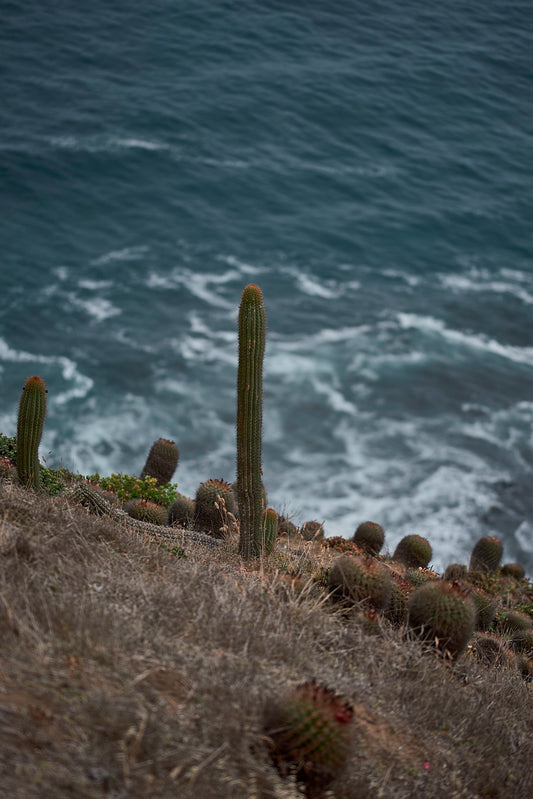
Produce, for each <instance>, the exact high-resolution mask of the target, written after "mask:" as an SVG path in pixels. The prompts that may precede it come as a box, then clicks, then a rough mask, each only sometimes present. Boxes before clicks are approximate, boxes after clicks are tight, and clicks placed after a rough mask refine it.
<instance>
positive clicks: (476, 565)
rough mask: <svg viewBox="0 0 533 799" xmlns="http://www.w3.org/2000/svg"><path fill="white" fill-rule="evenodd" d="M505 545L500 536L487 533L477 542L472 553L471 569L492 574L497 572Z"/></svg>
mask: <svg viewBox="0 0 533 799" xmlns="http://www.w3.org/2000/svg"><path fill="white" fill-rule="evenodd" d="M502 554H503V546H502V542H501V541H500V539H499V538H496V536H493V535H487V536H484V537H483V538H480V539H479V541H477V542H476V544H475V545H474V548H473V550H472V554H471V555H470V566H469V571H471V572H485V573H486V574H490V573H492V572H495V571H496V569H497V568H498V566H499V565H500V561H501V559H502Z"/></svg>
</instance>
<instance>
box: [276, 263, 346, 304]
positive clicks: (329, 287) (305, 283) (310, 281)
mask: <svg viewBox="0 0 533 799" xmlns="http://www.w3.org/2000/svg"><path fill="white" fill-rule="evenodd" d="M284 271H285V272H286V273H287V274H289V275H291V277H294V278H295V280H296V283H297V286H298V289H299V290H300V291H301V292H302V293H303V294H307V295H308V296H310V297H321V298H322V299H324V300H334V299H337V298H338V297H340V295H341V289H340V288H339V287H338V286H336V287H334V286H333V281H331V280H330V281H327V282H325V281H320V280H319V279H318V278H317V277H315V276H311V275H307V274H305V273H304V272H301V271H300V270H299V269H295V268H293V267H286V268H285V270H284Z"/></svg>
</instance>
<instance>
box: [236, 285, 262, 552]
mask: <svg viewBox="0 0 533 799" xmlns="http://www.w3.org/2000/svg"><path fill="white" fill-rule="evenodd" d="M265 335H266V314H265V308H264V304H263V294H262V292H261V289H260V288H259V287H258V286H256V285H254V284H253V283H251V284H250V285H248V286H246V287H245V289H244V291H243V293H242V297H241V305H240V309H239V367H238V373H237V496H238V505H239V519H240V540H239V551H240V553H241V555H242V556H243V557H245V558H250V557H253V556H254V555H259V554H260V552H261V543H262V541H261V538H262V531H261V523H262V507H261V493H262V489H261V429H262V415H263V410H262V402H263V356H264V353H265Z"/></svg>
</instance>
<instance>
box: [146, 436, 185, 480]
mask: <svg viewBox="0 0 533 799" xmlns="http://www.w3.org/2000/svg"><path fill="white" fill-rule="evenodd" d="M178 459H179V450H178V447H177V445H176V444H175V443H174V441H170V440H169V439H168V438H158V439H157V441H154V443H153V444H152V446H151V448H150V452H149V453H148V457H147V459H146V463H145V464H144V468H143V470H142V472H141V480H144V478H145V477H155V479H156V480H157V485H158V486H163V485H166V484H167V483H170V481H171V480H172V476H173V474H174V472H175V471H176V468H177V465H178Z"/></svg>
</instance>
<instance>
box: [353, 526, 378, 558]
mask: <svg viewBox="0 0 533 799" xmlns="http://www.w3.org/2000/svg"><path fill="white" fill-rule="evenodd" d="M352 541H353V542H354V543H356V544H357V546H358V547H360V548H361V549H362V550H363V551H364V552H366V553H367V554H368V555H377V554H378V553H379V552H380V550H381V547H382V546H383V544H384V543H385V532H384V530H383V527H382V526H381V525H380V524H378V523H377V522H361V524H360V525H359V527H358V528H357V530H356V531H355V533H354V535H353V538H352Z"/></svg>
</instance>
